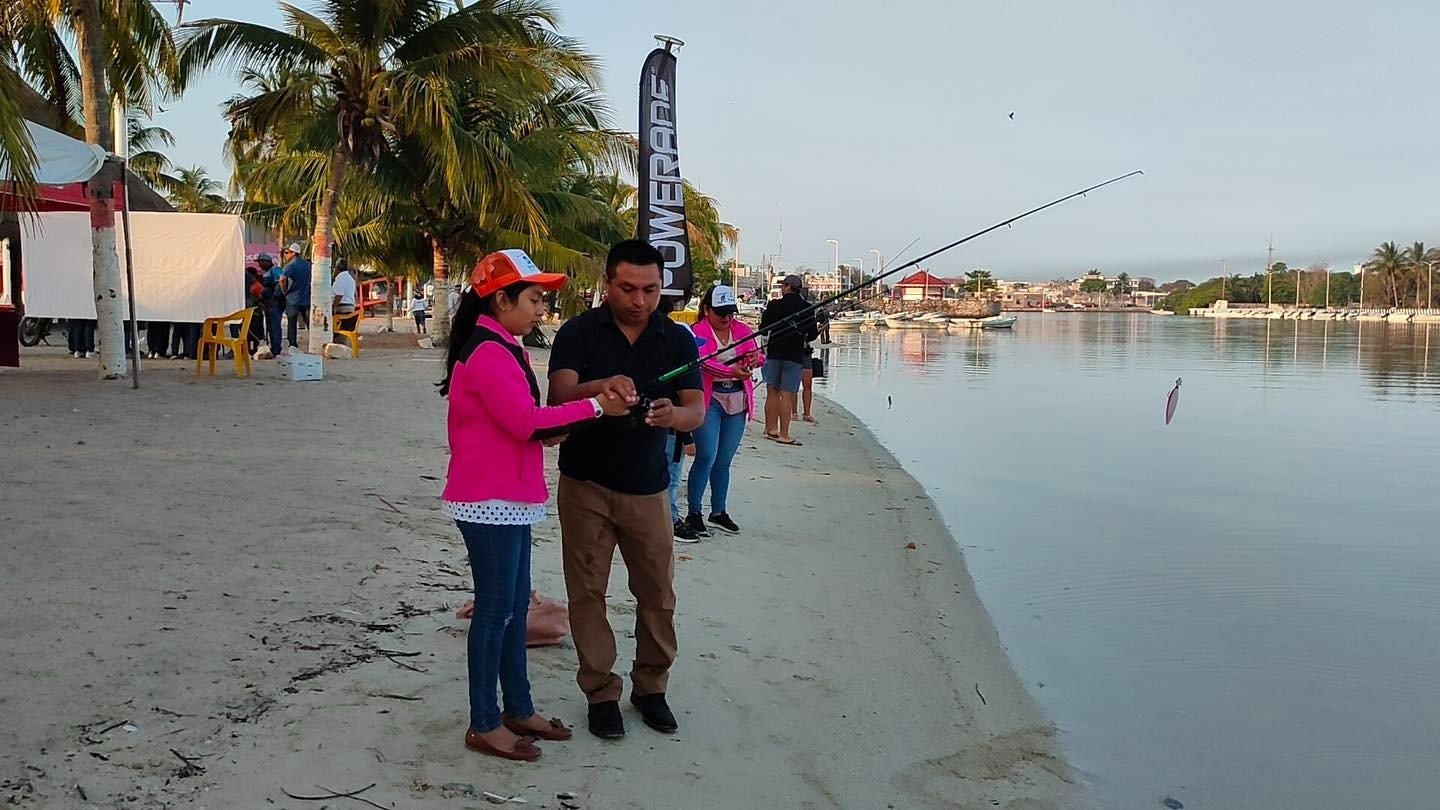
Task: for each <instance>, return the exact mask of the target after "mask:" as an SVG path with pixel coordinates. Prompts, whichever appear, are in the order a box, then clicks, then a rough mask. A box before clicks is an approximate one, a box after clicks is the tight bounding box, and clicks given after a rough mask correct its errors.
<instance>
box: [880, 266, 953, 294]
mask: <svg viewBox="0 0 1440 810" xmlns="http://www.w3.org/2000/svg"><path fill="white" fill-rule="evenodd" d="M949 286H950V283H949V282H947V281H946V280H945V279H943V278H939V277H937V276H933V275H931V274H930V273H928V272H926V271H924V270H920V271H918V272H915V273H911V274H910V275H908V276H906V277H905V278H904V279H902V280H901V281H900V283H899V284H896V285H895V286H894V287H892V288H890V297H892V298H894V299H895V300H897V301H939V300H941V299H943V298H944V297H945V289H946V288H947V287H949Z"/></svg>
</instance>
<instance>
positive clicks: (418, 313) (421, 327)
mask: <svg viewBox="0 0 1440 810" xmlns="http://www.w3.org/2000/svg"><path fill="white" fill-rule="evenodd" d="M425 310H426V304H425V292H424V291H423V290H421V289H420V288H418V287H417V288H415V297H414V298H411V299H410V314H411V315H413V316H414V317H415V334H417V335H424V334H427V332H426V331H425Z"/></svg>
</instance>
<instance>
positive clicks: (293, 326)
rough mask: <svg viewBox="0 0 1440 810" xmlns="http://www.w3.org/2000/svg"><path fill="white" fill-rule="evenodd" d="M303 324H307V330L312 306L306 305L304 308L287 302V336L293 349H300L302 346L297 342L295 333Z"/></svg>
mask: <svg viewBox="0 0 1440 810" xmlns="http://www.w3.org/2000/svg"><path fill="white" fill-rule="evenodd" d="M302 323H303V324H305V326H306V327H307V328H308V327H309V326H310V305H309V304H305V305H303V306H302V305H300V304H292V303H290V302H288V301H287V302H286V303H285V336H286V337H288V338H290V345H291V346H292V347H293V348H297V349H298V348H300V344H299V343H298V342H297V341H296V335H295V333H296V330H297V329H298V328H299V325H300V324H302Z"/></svg>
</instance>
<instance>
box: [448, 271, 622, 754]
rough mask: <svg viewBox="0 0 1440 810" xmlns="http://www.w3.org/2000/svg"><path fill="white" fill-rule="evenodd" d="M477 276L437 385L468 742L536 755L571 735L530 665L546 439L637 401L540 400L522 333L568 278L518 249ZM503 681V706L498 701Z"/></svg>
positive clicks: (556, 438) (544, 495) (465, 298)
mask: <svg viewBox="0 0 1440 810" xmlns="http://www.w3.org/2000/svg"><path fill="white" fill-rule="evenodd" d="M470 283H471V289H470V291H469V292H466V293H465V294H464V296H462V298H461V301H460V306H459V307H458V309H457V310H456V313H455V324H454V329H453V330H452V331H451V334H450V350H449V353H448V354H447V356H446V358H445V380H444V381H443V382H442V383H441V384H440V393H441V395H442V396H448V397H449V399H450V408H449V415H448V417H447V432H448V434H449V440H450V469H449V473H448V474H447V476H446V479H445V491H444V493H443V494H442V495H441V507H442V509H443V510H444V512H445V514H447V515H449V516H450V517H451V518H453V519H454V520H455V524H456V525H457V526H458V527H459V528H460V534H461V536H463V537H464V538H465V548H466V550H467V551H468V552H469V554H470V571H471V573H472V575H473V576H474V579H475V612H474V616H473V617H472V619H471V621H470V636H469V641H468V644H467V659H468V664H469V674H470V725H469V728H468V729H467V730H466V732H465V745H466V747H468V748H471V749H473V750H475V751H479V752H481V753H484V754H490V755H492V756H498V757H504V758H506V759H514V760H522V761H526V762H532V761H534V760H536V759H538V758H539V757H540V749H539V747H538V746H536V745H535V740H536V739H537V738H539V739H545V740H568V739H570V735H571V732H570V729H569V728H567V727H566V726H565V724H564V723H562V722H560V721H559V720H545V719H544V718H542V717H540V716H539V715H537V714H536V713H535V707H534V706H533V705H531V702H530V680H529V676H528V675H527V673H526V667H525V619H526V613H527V611H528V609H529V606H530V528H531V526H532V525H533V524H535V523H538V522H539V521H541V520H544V519H545V501H546V499H547V498H548V496H549V492H548V491H547V490H546V486H545V458H544V451H543V449H542V445H543V444H545V443H554V442H558V441H559V437H560V436H561V435H563V432H564V429H565V428H567V427H569V426H572V425H575V424H578V423H581V422H586V421H589V420H593V419H598V418H600V417H601V416H605V415H608V416H620V415H623V414H625V413H627V412H628V406H629V405H630V404H633V403H627V402H626V401H625V399H624V398H622V397H619V396H613V395H609V394H604V395H602V396H600V397H595V398H593V399H587V400H580V401H578V402H570V403H567V404H565V405H559V406H555V407H542V406H541V405H540V386H539V383H538V381H537V380H536V379H535V373H534V371H532V370H531V368H530V360H529V357H528V356H527V355H526V354H525V351H524V349H522V348H521V347H520V343H519V341H518V340H516V337H517V336H519V335H525V334H528V333H529V332H530V331H531V330H532V329H534V328H535V327H536V326H538V325H539V324H540V321H541V319H543V318H544V317H545V311H546V305H545V300H544V298H543V293H544V292H545V291H547V290H555V289H558V288H560V287H561V286H563V285H564V284H565V276H563V275H561V274H558V273H542V272H540V269H539V268H537V267H536V266H535V264H534V262H532V261H531V260H530V257H529V256H526V255H525V253H524V252H523V251H519V250H504V251H500V252H498V253H492V254H490V255H489V256H486V257H485V258H484V259H482V260H480V263H479V264H477V265H476V266H475V271H474V273H473V275H472V276H471V280H470ZM497 682H498V683H499V685H500V688H501V690H502V691H503V692H504V696H505V711H504V714H501V711H500V708H499V706H498V705H497V703H496V699H495V686H496V683H497Z"/></svg>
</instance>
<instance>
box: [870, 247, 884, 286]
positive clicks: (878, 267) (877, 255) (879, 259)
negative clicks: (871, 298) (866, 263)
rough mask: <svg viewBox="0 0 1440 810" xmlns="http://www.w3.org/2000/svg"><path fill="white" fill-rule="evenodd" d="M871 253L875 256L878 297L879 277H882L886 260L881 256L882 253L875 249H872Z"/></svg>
mask: <svg viewBox="0 0 1440 810" xmlns="http://www.w3.org/2000/svg"><path fill="white" fill-rule="evenodd" d="M870 252H871V253H874V254H875V276H876V279H875V294H876V295H879V294H880V279H879V276H880V271H881V268H882V265H884V264H885V260H884V258H883V257H882V256H881V255H880V251H878V250H876V249H875V248H870Z"/></svg>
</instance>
